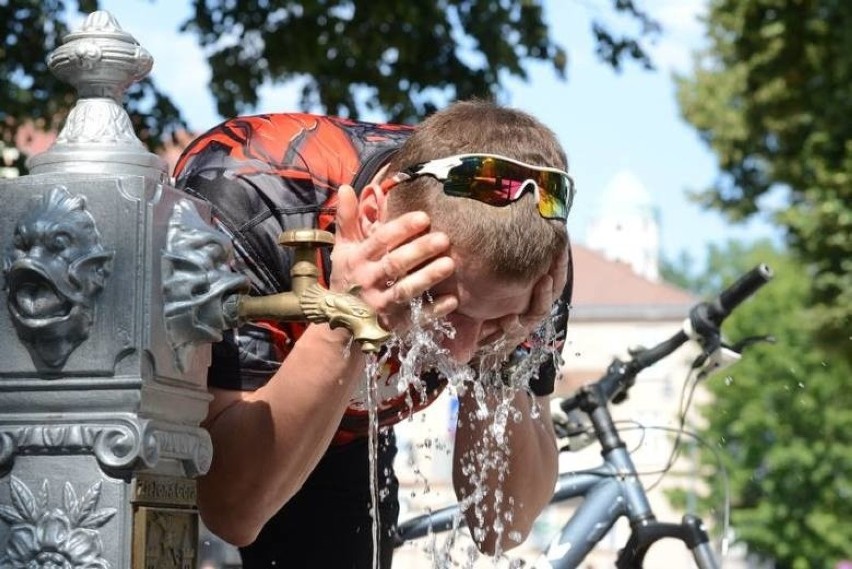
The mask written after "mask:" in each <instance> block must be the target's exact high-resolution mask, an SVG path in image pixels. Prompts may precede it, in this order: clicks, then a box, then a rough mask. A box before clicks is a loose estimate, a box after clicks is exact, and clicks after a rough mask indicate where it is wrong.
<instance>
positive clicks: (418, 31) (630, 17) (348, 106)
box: [0, 0, 659, 148]
mask: <svg viewBox="0 0 852 569" xmlns="http://www.w3.org/2000/svg"><path fill="white" fill-rule="evenodd" d="M611 2H612V10H611V11H610V12H613V13H615V14H618V15H621V16H623V17H624V18H625V19H626V20H627V21H629V22H638V24H639V27H638V28H637V32H636V34H633V35H620V34H617V33H615V32H610V31H609V28H608V27H607V25H606V24H605V23H604V21H603V20H602V19H601V20H600V21H598V20H595V21H593V22H592V26H593V31H594V34H595V36H596V38H597V40H598V43H597V45H598V47H597V53H598V55H599V57H600V58H601V60H602V61H604V62H606V63H608V64H610V65H612V66H613V67H614V68H615V69H619V68H620V67H621V65H622V64H623V62H625V61H632V60H635V61H637V62H639V63H640V64H641V65H643V66H645V67H650V61H649V60H648V57H647V56H646V55H645V51H644V50H643V47H642V41H643V40H646V39H650V38H652V37H653V36H654V35H656V34H657V33H658V32H659V26H658V25H657V23H656V22H655V21H653V20H652V19H651V18H650V17H649V16H648V15H647V14H646V13H645V12H644V11H642V10H640V9H639V8H638V7H637V6H636V5H635V4H634V2H633V1H632V0H611ZM98 7H99V2H98V1H97V0H77V1H73V0H72V1H70V2H63V1H62V0H6V1H0V33H2V34H3V37H4V42H3V44H2V46H0V101H2V103H0V142H4V143H6V144H14V143H15V140H14V136H15V133H16V131H17V129H18V127H19V126H20V124H21V123H22V122H23V121H26V120H31V119H32V120H36V121H37V122H38V124H39V125H40V126H43V127H45V128H56V126H57V125H58V123H59V122H60V121H61V120H63V119H64V117H65V114H66V113H67V111H68V109H69V106H70V105H71V104H73V102H74V94H73V93H72V92H71V91H70V87H68V86H66V85H64V84H62V83H61V82H59V81H57V80H56V79H54V78H53V77H52V75H51V74H50V72H49V71H48V69H47V66H46V64H45V60H46V57H47V53H48V52H49V51H51V50H52V49H54V48H56V47H57V46H58V45H60V42H61V40H62V38H63V37H64V36H65V34H66V33H68V31H69V30H68V26H67V17H68V14H69V10H74V9H76V10H79V11H80V12H84V13H88V12H92V11H94V10H96V9H98ZM192 7H193V10H194V14H193V16H192V18H191V19H189V20H188V21H186V22H184V23H183V24H182V25H181V31H182V32H184V33H190V34H193V35H195V36H196V37H197V38H198V41H199V43H200V45H201V46H202V47H203V48H204V50H205V53H207V54H208V61H209V63H210V66H211V70H212V79H211V82H210V85H209V88H210V89H211V91H212V93H213V95H214V97H215V99H216V103H217V107H218V111H219V113H220V114H221V115H222V116H233V115H236V114H240V113H245V112H250V111H251V110H253V108H254V107H255V105H256V104H257V102H258V94H257V91H258V88H259V87H260V86H261V85H263V84H264V83H271V84H278V83H283V82H287V81H291V80H297V81H300V82H301V84H302V85H303V90H302V108H304V109H305V110H312V111H324V112H329V113H333V114H339V115H343V116H349V117H352V118H358V116H359V115H362V114H363V113H364V112H367V111H380V112H381V114H382V115H384V116H386V117H387V118H388V119H392V120H397V121H411V120H415V119H418V118H422V117H423V116H425V115H426V114H428V113H429V112H430V111H431V110H433V109H434V108H436V107H438V106H441V105H443V104H444V103H445V102H446V101H448V100H452V99H455V98H467V97H472V96H479V97H486V98H493V97H496V96H498V95H499V94H500V93H501V92H502V91H501V90H502V85H503V84H504V83H505V80H506V79H507V78H508V77H510V76H515V77H520V78H526V71H525V66H526V65H528V64H529V63H530V62H534V61H539V62H547V63H549V64H550V65H552V66H553V68H554V70H555V72H556V73H557V75H558V76H560V77H562V76H564V72H565V67H566V65H567V55H566V52H565V50H564V48H563V47H562V46H561V45H559V44H558V43H557V42H556V41H555V39H554V38H553V37H552V34H551V30H550V29H549V28H548V26H547V23H546V22H545V21H544V19H543V10H542V2H541V0H501V1H499V2H497V1H494V0H432V1H423V2H420V1H418V2H399V1H397V0H303V1H301V2H292V1H285V0H193V2H192ZM124 25H125V26H128V30H127V31H129V32H130V33H131V34H132V33H133V29H132V22H124ZM560 39H561V40H570V38H560ZM128 98H129V101H128V108H129V110H130V113H131V118H132V119H133V121H134V123H135V125H136V127H137V132H138V133H139V135H140V138H142V139H143V140H144V141H146V142H147V143H148V145H149V146H150V147H152V148H153V147H156V146H157V145H158V144H159V143H160V141H162V140H163V137H164V136H168V135H169V134H170V133H172V132H174V131H175V130H176V129H178V128H180V127H181V126H183V122H182V119H181V114H180V111H179V109H177V108H176V107H175V106H174V105H173V103H172V102H171V101H170V100H169V98H168V97H167V96H165V95H164V94H163V93H162V92H161V91H159V89H157V87H156V85H155V84H154V83H153V82H152V81H151V80H150V79H146V80H145V81H144V82H142V83H141V84H138V85H135V86H134V87H132V89H131V91H130V92H129V94H128Z"/></svg>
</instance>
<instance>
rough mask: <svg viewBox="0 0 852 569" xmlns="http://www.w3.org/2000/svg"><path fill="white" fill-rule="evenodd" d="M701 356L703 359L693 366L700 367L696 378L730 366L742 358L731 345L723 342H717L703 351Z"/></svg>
mask: <svg viewBox="0 0 852 569" xmlns="http://www.w3.org/2000/svg"><path fill="white" fill-rule="evenodd" d="M702 356H703V361H702V362H701V363H699V364H697V365H695V366H694V367H695V368H700V371H699V372H698V378H699V379H703V378H705V377H707V376H708V375H710V374H711V373H716V372H718V371H721V370H723V369H725V368H726V367H729V366H732V365H734V364H735V363H737V362H738V361H740V359H741V358H742V354H741V353H740V352H739V351H738V350H735V349H733V348H732V347H731V346H727V345H725V344H723V343H721V342H720V343H719V345H718V346H717V347H716V349H714V350H713V351H711V352H709V353H708V352H704V354H702V355H701V356H699V357H702Z"/></svg>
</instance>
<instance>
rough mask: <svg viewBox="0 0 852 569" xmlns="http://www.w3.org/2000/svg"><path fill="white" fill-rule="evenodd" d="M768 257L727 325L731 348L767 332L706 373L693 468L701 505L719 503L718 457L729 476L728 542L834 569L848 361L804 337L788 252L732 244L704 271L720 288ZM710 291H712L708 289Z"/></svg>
mask: <svg viewBox="0 0 852 569" xmlns="http://www.w3.org/2000/svg"><path fill="white" fill-rule="evenodd" d="M760 262H767V263H768V264H769V266H770V267H771V268H772V269H773V270H774V272H775V278H774V279H773V280H772V281H770V283H769V284H768V285H766V286H764V287H763V288H762V289H761V290H760V291H759V292H758V294H757V295H755V296H754V297H753V298H752V299H751V300H749V301H748V302H746V303H744V304H743V305H742V306H741V307H740V308H739V309H738V310H737V311H736V312H734V314H733V315H732V316H731V317H730V318H729V320H727V321H726V322H725V326H724V333H725V336H726V337H727V338H729V339H730V340H731V341H738V340H741V339H743V338H747V337H752V336H758V335H764V334H771V335H772V336H774V337H775V339H776V342H775V343H774V344H754V345H753V346H751V347H750V348H748V349H747V350H746V352H745V355H744V357H743V359H742V360H741V361H740V362H738V363H737V364H736V365H735V366H734V367H731V368H728V369H726V370H724V371H723V372H721V373H719V374H717V375H715V376H712V377H711V378H710V379H709V380H707V383H706V386H707V388H708V389H709V390H710V392H711V393H712V403H710V404H708V405H707V406H706V407H703V408H702V409H701V414H702V415H703V422H704V423H705V424H706V426H705V427H704V428H703V429H700V430H699V434H700V436H701V437H702V439H703V440H705V441H707V442H708V443H709V444H711V445H714V446H715V447H716V452H715V453H714V452H712V451H711V450H709V449H707V448H704V449H702V450H701V451H700V452H701V455H700V456H701V462H702V464H703V466H702V469H703V470H704V471H705V472H707V473H708V476H707V480H708V484H709V486H710V492H709V495H708V496H707V497H706V498H705V499H704V500H703V501H704V508H709V507H716V508H718V507H719V506H720V505H721V504H722V503H723V500H724V495H723V491H724V489H723V486H722V485H721V483H720V481H721V480H722V479H723V477H722V476H720V475H719V472H718V462H717V460H718V457H720V458H721V460H722V462H723V464H724V466H725V468H726V470H727V474H728V477H729V480H730V491H731V501H732V503H731V506H732V512H731V520H732V527H733V529H734V532H735V537H736V539H737V540H739V541H741V542H744V543H745V544H747V545H748V548H749V550H750V551H751V552H752V553H755V554H758V555H760V556H762V557H764V558H766V559H768V560H771V561H774V564H775V567H776V568H778V569H788V568H789V569H809V568H812V567H834V566H835V563H836V562H837V561H838V560H840V559H843V558H844V556H845V557H848V556H849V555H850V549H849V544H850V543H852V524H850V523H849V521H850V520H852V479H850V477H849V473H850V472H852V392H851V391H850V389H849V386H850V383H849V378H850V377H852V366H850V365H849V364H848V362H846V361H845V360H843V359H840V358H836V357H832V356H831V355H830V354H828V353H826V352H825V351H824V350H823V349H821V348H820V347H819V346H818V345H817V344H816V343H815V341H814V339H813V336H812V333H811V332H810V331H809V328H808V327H806V326H803V322H804V321H805V320H806V319H807V318H808V311H807V308H806V299H807V295H808V284H809V283H808V280H807V279H804V278H802V275H803V271H804V269H803V267H802V266H801V264H800V263H798V262H797V261H795V260H794V259H793V258H792V257H791V256H790V255H786V254H781V253H778V252H776V251H773V250H772V248H771V246H769V245H768V244H760V245H756V246H753V247H745V246H742V245H738V244H730V245H729V246H727V247H720V248H717V249H715V251H712V252H711V255H710V257H709V261H708V267H707V276H708V278H709V279H710V280H711V281H713V280H718V281H719V285H720V286H722V285H727V284H730V283H731V282H732V281H733V280H734V279H735V278H736V277H737V276H739V274H741V273H743V272H745V271H746V270H748V269H750V268H751V267H753V266H755V265H757V264H758V263H760ZM716 290H718V288H717V289H716Z"/></svg>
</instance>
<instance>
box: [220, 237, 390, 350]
mask: <svg viewBox="0 0 852 569" xmlns="http://www.w3.org/2000/svg"><path fill="white" fill-rule="evenodd" d="M278 244H279V245H282V246H288V247H293V248H294V249H295V252H294V259H293V265H292V267H291V268H290V276H291V279H292V287H293V289H292V290H291V291H290V292H280V293H278V294H271V295H268V296H248V295H235V296H234V297H231V298H230V299H228V302H226V306H225V312H226V314H227V315H228V316H227V318H228V319H229V320H230V321H231V322H233V323H235V324H236V323H241V322H245V321H248V320H262V319H268V320H277V321H281V322H284V321H290V322H292V321H300V320H307V321H309V322H314V323H321V322H328V324H329V326H331V327H332V328H337V327H338V326H343V327H345V328H346V329H348V330H349V331H350V332H352V336H353V338H354V339H355V341H356V342H358V343H360V344H361V351H363V352H365V353H375V352H378V351H379V349H380V348H381V345H382V343H383V342H384V341H385V340H387V339H388V338H389V337H390V333H389V332H387V331H386V330H384V329H383V328H382V327H381V326H380V325H379V323H378V319H377V318H376V313H375V311H374V310H373V309H372V308H370V307H369V306H368V305H367V304H366V303H365V302H364V301H362V300H361V299H360V298H358V296H357V294H358V291H359V288H360V287H352V288H350V289H349V290H348V291H347V292H345V293H339V292H332V291H330V290H328V289H326V288H323V287H322V286H320V284H319V283H318V282H317V281H318V278H319V268H318V267H317V263H316V251H317V248H319V247H322V246H329V245H333V244H334V236H333V235H332V234H331V233H329V232H328V231H322V230H319V229H296V230H292V231H285V232H284V233H282V234H281V236H280V237H279V238H278Z"/></svg>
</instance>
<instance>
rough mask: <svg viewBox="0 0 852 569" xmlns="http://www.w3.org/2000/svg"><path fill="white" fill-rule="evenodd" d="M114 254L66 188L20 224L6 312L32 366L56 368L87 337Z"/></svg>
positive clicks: (11, 252)
mask: <svg viewBox="0 0 852 569" xmlns="http://www.w3.org/2000/svg"><path fill="white" fill-rule="evenodd" d="M113 255H114V252H113V251H106V250H105V249H104V248H103V246H102V245H101V238H100V233H98V230H97V227H96V225H95V220H94V218H93V217H92V216H91V214H90V213H89V212H88V210H87V209H86V198H85V197H84V196H81V195H77V196H73V195H71V193H70V192H69V191H68V190H67V189H66V188H65V187H63V186H57V187H55V188H53V189H52V190H50V191H49V192H47V193H46V194H45V195H43V196H42V197H41V199H40V200H38V201H37V202H36V204H35V205H34V207H32V208H31V209H30V210H29V211H28V212H27V213H26V214H25V215H24V217H23V219H21V220H20V221H19V222H18V224H17V226H16V227H15V232H14V236H13V238H12V242H11V243H10V244H9V246H8V248H7V251H6V256H5V259H4V264H3V268H4V270H3V274H4V276H5V288H6V289H7V290H8V297H7V307H8V309H9V314H10V316H11V319H12V323H13V324H14V326H15V330H16V331H17V333H18V338H19V339H20V340H21V342H22V343H23V344H24V345H25V346H26V348H27V350H29V352H30V356H31V357H32V359H33V362H34V363H35V365H36V367H37V368H39V369H42V370H45V368H46V370H45V371H59V370H60V369H61V368H62V367H63V366H64V365H65V362H66V361H67V360H68V357H69V356H70V355H71V353H72V352H73V351H74V350H75V349H76V348H77V346H79V345H80V344H81V343H82V342H83V341H84V340H86V338H88V337H89V330H90V328H91V326H92V322H93V321H94V317H95V301H96V298H97V296H98V294H99V293H100V292H101V290H102V289H103V288H104V285H105V283H106V280H107V277H108V276H109V273H110V262H111V260H112V258H113Z"/></svg>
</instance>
